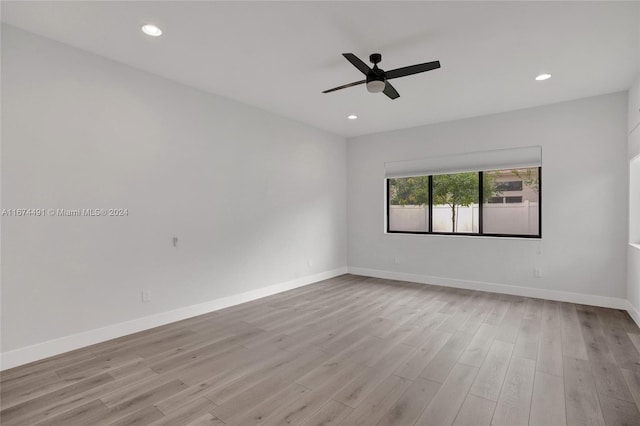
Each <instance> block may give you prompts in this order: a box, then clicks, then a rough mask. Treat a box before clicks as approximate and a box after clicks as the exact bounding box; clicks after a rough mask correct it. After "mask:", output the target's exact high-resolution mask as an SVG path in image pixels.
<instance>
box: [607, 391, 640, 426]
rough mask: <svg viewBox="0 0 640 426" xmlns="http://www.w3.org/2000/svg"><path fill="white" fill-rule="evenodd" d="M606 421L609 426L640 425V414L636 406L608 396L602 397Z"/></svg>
mask: <svg viewBox="0 0 640 426" xmlns="http://www.w3.org/2000/svg"><path fill="white" fill-rule="evenodd" d="M600 404H601V405H602V413H603V414H604V420H605V422H606V424H607V426H609V425H624V426H632V425H640V413H639V412H638V407H637V406H636V404H634V403H631V402H628V401H622V400H620V399H616V398H610V397H608V396H600Z"/></svg>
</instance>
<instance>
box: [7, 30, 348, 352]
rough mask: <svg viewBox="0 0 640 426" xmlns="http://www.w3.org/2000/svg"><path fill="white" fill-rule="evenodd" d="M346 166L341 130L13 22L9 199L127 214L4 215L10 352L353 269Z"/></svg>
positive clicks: (23, 204) (10, 204)
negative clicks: (145, 293)
mask: <svg viewBox="0 0 640 426" xmlns="http://www.w3.org/2000/svg"><path fill="white" fill-rule="evenodd" d="M212 78H214V77H213V76H212ZM274 96H277V94H274ZM345 181H346V146H345V140H344V139H343V138H341V137H338V136H334V135H331V134H328V133H324V132H322V131H319V130H316V129H313V128H310V127H308V126H305V125H302V124H300V123H297V122H294V121H291V120H288V119H285V118H282V117H279V116H276V115H273V114H270V113H267V112H264V111H261V110H258V109H256V108H253V107H249V106H246V105H243V104H239V103H236V102H233V101H230V100H226V99H223V98H220V97H216V96H212V95H209V94H205V93H203V92H200V91H197V90H194V89H191V88H189V87H186V86H182V85H179V84H177V83H173V82H171V81H168V80H165V79H163V78H160V77H157V76H154V75H151V74H148V73H145V72H141V71H138V70H135V69H133V68H130V67H127V66H125V65H122V64H119V63H116V62H113V61H110V60H106V59H103V58H101V57H98V56H94V55H91V54H88V53H85V52H82V51H80V50H76V49H73V48H70V47H68V46H65V45H62V44H59V43H56V42H53V41H50V40H47V39H44V38H40V37H37V36H35V35H32V34H29V33H26V32H23V31H21V30H18V29H16V28H13V27H9V26H6V25H3V26H2V208H5V209H11V208H45V209H48V208H54V209H55V208H68V209H75V208H126V209H128V210H129V216H128V217H97V218H95V217H80V218H78V217H3V218H2V219H3V220H2V255H3V257H2V352H3V353H5V354H6V353H7V352H8V351H14V350H19V349H20V348H24V347H26V346H28V345H34V344H38V343H41V342H45V341H49V340H50V339H56V338H60V337H62V336H68V335H74V334H75V333H81V332H86V331H89V330H94V329H96V328H99V327H105V326H109V325H113V324H115V323H119V322H122V321H128V320H133V319H135V318H140V317H145V316H149V315H153V314H157V313H161V312H166V311H170V310H173V309H177V308H181V307H185V306H190V305H194V304H198V303H201V302H205V301H209V300H214V299H218V298H221V297H226V296H230V295H234V294H238V293H243V292H247V291H251V290H255V289H258V288H260V287H265V286H269V285H272V284H278V283H283V282H291V281H293V282H294V283H297V284H299V283H300V282H303V281H304V280H305V278H304V277H307V278H306V279H307V281H308V277H312V278H313V277H318V276H323V275H317V274H321V273H323V272H327V273H328V274H331V273H333V272H336V273H337V272H340V271H339V270H340V268H342V272H344V271H346V268H345V267H346V188H345ZM174 236H177V237H178V238H179V244H178V247H177V248H174V247H173V246H172V238H173V237H174ZM309 261H310V262H311V264H309ZM325 275H326V274H325ZM142 290H149V291H151V292H152V301H151V302H150V303H142V302H141V291H142ZM107 334H108V333H107ZM89 335H90V334H87V333H85V334H83V335H82V336H85V337H87V336H89ZM67 343H69V342H67ZM85 343H87V340H86V339H85ZM67 346H68V345H67ZM60 347H61V348H62V349H65V348H66V349H68V347H65V345H62V346H60ZM45 353H46V351H44V352H43V354H45ZM5 360H6V357H5Z"/></svg>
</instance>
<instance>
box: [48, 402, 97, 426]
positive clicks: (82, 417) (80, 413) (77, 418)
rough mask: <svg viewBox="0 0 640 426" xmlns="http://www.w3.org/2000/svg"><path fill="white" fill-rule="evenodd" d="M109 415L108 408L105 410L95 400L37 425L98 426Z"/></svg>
mask: <svg viewBox="0 0 640 426" xmlns="http://www.w3.org/2000/svg"><path fill="white" fill-rule="evenodd" d="M108 414H109V408H107V407H106V406H105V405H104V404H103V403H102V401H100V400H95V401H91V402H89V403H87V404H84V405H81V406H80V407H77V408H74V409H73V410H70V411H66V412H64V413H62V414H59V415H57V416H54V417H52V418H50V419H48V420H46V422H44V423H37V425H44V424H46V425H47V426H68V425H70V424H77V425H94V424H98V423H100V422H101V421H103V420H104V419H105V417H107V416H108Z"/></svg>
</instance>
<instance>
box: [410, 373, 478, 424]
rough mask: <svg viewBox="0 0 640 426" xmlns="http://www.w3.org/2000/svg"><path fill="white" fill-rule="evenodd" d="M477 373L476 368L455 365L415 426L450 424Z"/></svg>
mask: <svg viewBox="0 0 640 426" xmlns="http://www.w3.org/2000/svg"><path fill="white" fill-rule="evenodd" d="M477 373H478V368H477V367H472V366H470V365H465V364H456V365H455V366H454V367H453V369H452V370H451V373H450V374H449V376H447V378H446V380H445V381H444V383H443V384H442V386H441V387H440V389H439V390H438V392H437V393H436V395H435V396H434V397H433V399H432V400H431V402H430V403H429V405H427V408H425V410H424V412H423V413H422V415H421V416H420V418H419V419H418V421H417V422H416V423H415V424H416V426H418V425H450V424H452V423H453V421H454V420H455V418H456V416H457V415H458V411H459V410H460V407H461V406H462V403H463V402H464V400H465V397H466V395H467V392H468V391H469V388H470V387H471V384H472V383H473V380H474V379H475V378H476V374H477Z"/></svg>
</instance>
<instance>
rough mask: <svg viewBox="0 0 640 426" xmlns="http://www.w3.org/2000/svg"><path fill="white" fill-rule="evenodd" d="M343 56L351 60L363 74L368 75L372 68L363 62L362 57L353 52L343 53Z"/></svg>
mask: <svg viewBox="0 0 640 426" xmlns="http://www.w3.org/2000/svg"><path fill="white" fill-rule="evenodd" d="M342 56H344V57H345V58H347V61H349V62H351V63H352V64H353V66H354V67H356V68H358V69H359V70H360V72H361V73H362V74H364V75H367V74H368V73H369V71H371V68H369V66H368V65H367V64H365V63H364V62H362V61H361V60H360V58H358V57H357V56H356V55H354V54H353V53H343V54H342Z"/></svg>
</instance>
